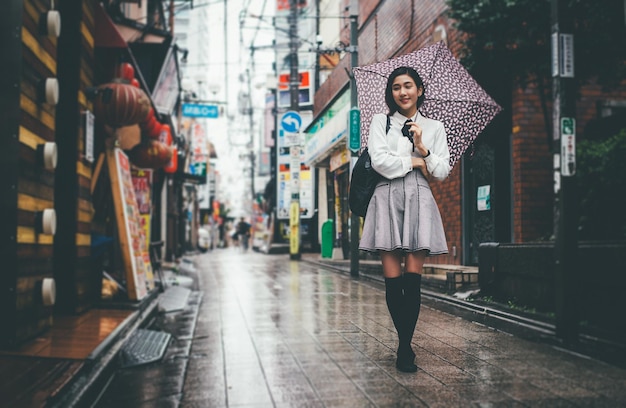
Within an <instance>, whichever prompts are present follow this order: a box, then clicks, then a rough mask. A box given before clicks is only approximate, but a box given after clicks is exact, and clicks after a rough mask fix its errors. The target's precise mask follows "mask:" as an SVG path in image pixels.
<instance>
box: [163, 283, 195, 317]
mask: <svg viewBox="0 0 626 408" xmlns="http://www.w3.org/2000/svg"><path fill="white" fill-rule="evenodd" d="M190 293H191V290H189V289H187V288H182V287H180V286H173V287H171V288H167V289H166V290H165V292H163V293H162V294H161V296H159V311H161V312H164V313H167V312H173V311H176V310H183V309H184V308H185V306H187V300H188V299H189V294H190Z"/></svg>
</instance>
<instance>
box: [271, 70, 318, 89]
mask: <svg viewBox="0 0 626 408" xmlns="http://www.w3.org/2000/svg"><path fill="white" fill-rule="evenodd" d="M298 75H299V77H300V78H299V82H300V84H299V85H298V86H299V87H300V88H308V87H310V86H311V80H310V79H309V78H310V75H309V71H304V72H299V73H298ZM290 77H291V75H290V74H280V75H279V76H278V89H289V78H290Z"/></svg>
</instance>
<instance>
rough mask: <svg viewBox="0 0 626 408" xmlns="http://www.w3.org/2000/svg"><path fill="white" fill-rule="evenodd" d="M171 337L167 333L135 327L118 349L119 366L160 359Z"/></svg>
mask: <svg viewBox="0 0 626 408" xmlns="http://www.w3.org/2000/svg"><path fill="white" fill-rule="evenodd" d="M171 337H172V336H171V335H170V334H169V333H164V332H160V331H156V330H147V329H137V330H136V331H135V332H134V333H133V334H132V335H131V336H130V338H129V339H128V340H126V342H125V343H124V345H123V346H122V349H121V350H120V364H121V366H122V367H132V366H137V365H142V364H147V363H152V362H154V361H158V360H160V359H161V358H163V354H165V350H166V349H167V346H168V344H169V342H170V338H171Z"/></svg>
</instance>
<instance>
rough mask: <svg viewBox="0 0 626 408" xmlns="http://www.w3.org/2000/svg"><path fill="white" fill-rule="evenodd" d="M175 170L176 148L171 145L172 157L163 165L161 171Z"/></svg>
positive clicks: (176, 163) (176, 166)
mask: <svg viewBox="0 0 626 408" xmlns="http://www.w3.org/2000/svg"><path fill="white" fill-rule="evenodd" d="M176 170H178V149H177V148H175V147H172V159H171V160H170V162H169V163H168V164H167V165H166V166H165V167H163V171H165V172H166V173H169V174H172V173H176Z"/></svg>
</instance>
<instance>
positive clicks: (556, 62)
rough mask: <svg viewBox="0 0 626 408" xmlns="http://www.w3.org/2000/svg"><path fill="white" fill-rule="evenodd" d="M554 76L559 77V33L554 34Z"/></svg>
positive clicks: (552, 38)
mask: <svg viewBox="0 0 626 408" xmlns="http://www.w3.org/2000/svg"><path fill="white" fill-rule="evenodd" d="M551 40H552V76H553V77H555V76H558V75H559V33H552V37H551Z"/></svg>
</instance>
